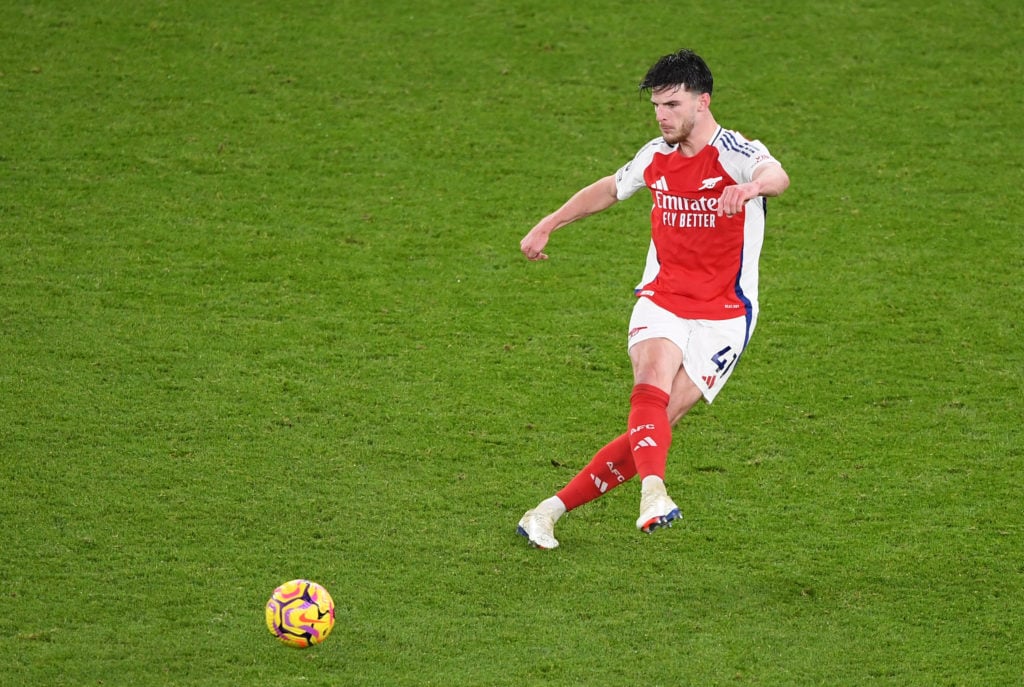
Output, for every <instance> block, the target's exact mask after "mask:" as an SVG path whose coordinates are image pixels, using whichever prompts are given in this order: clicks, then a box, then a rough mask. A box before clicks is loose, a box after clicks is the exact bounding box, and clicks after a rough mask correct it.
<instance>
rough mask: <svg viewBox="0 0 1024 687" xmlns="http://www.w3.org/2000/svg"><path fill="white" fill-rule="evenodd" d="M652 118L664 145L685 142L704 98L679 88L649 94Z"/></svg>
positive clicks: (694, 123) (668, 88) (669, 88)
mask: <svg viewBox="0 0 1024 687" xmlns="http://www.w3.org/2000/svg"><path fill="white" fill-rule="evenodd" d="M651 102H652V103H653V104H654V116H655V118H657V120H658V128H660V129H661V135H662V137H663V138H664V139H665V142H666V143H669V144H673V145H674V144H676V143H681V142H683V141H685V140H686V138H687V137H688V136H689V135H690V132H691V131H693V127H694V126H695V125H696V123H697V115H698V114H699V113H700V112H701V111H702V109H703V108H702V105H703V104H704V98H703V97H702V95H701V94H699V93H691V92H690V91H687V90H686V89H685V88H683V87H681V86H669V87H667V88H662V89H659V90H656V91H653V92H652V93H651Z"/></svg>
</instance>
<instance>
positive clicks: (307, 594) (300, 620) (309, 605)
mask: <svg viewBox="0 0 1024 687" xmlns="http://www.w3.org/2000/svg"><path fill="white" fill-rule="evenodd" d="M267 627H268V628H270V632H271V633H272V634H273V635H274V636H275V637H277V638H278V639H280V640H281V641H282V642H284V643H285V644H287V645H288V646H293V647H298V648H305V647H307V646H311V645H313V644H319V643H320V642H322V641H324V640H325V639H327V635H329V634H331V629H332V628H333V627H334V600H333V599H331V595H330V594H328V593H327V590H326V589H324V588H323V587H321V586H320V585H318V584H317V583H316V582H310V581H309V580H292V581H291V582H285V583H284V584H282V585H281V586H280V587H278V588H277V589H275V590H274V593H273V594H271V595H270V600H269V601H267Z"/></svg>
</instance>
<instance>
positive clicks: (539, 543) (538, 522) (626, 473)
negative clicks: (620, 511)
mask: <svg viewBox="0 0 1024 687" xmlns="http://www.w3.org/2000/svg"><path fill="white" fill-rule="evenodd" d="M634 475H636V468H635V467H634V466H633V454H632V452H631V451H630V446H629V435H628V434H622V435H619V436H617V437H615V438H614V439H612V440H611V441H610V442H608V444H606V445H605V446H604V447H602V448H601V450H600V451H598V452H597V453H596V454H595V455H594V457H593V458H592V459H591V461H590V463H588V464H587V465H586V467H584V468H583V469H582V470H580V472H579V473H578V474H577V475H576V476H575V477H573V478H572V479H571V480H570V481H569V483H568V484H566V485H565V487H563V488H562V489H561V490H560V491H559V492H558V493H557V494H555V495H554V496H552V497H551V498H548V499H545V500H543V501H541V502H540V503H539V504H537V507H536V508H533V509H531V510H528V511H527V512H526V514H525V515H524V516H523V517H522V519H521V520H520V521H519V525H518V527H517V528H516V532H518V533H519V534H520V535H521V536H524V537H526V538H527V539H528V540H529V541H530V544H531V545H532V546H535V547H537V548H540V549H553V548H555V547H556V546H558V540H557V539H555V534H554V529H555V523H557V522H558V519H559V518H561V517H562V516H563V515H564V514H565V513H566V512H568V511H571V510H573V509H575V508H579V507H580V506H582V505H583V504H585V503H589V502H590V501H593V500H594V499H596V498H598V497H600V496H604V495H605V494H606V493H608V492H609V491H611V490H612V489H614V488H615V487H617V486H619V485H620V484H623V483H625V482H628V481H629V480H630V479H632V478H633V476H634Z"/></svg>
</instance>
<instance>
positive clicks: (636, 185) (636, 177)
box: [615, 138, 661, 200]
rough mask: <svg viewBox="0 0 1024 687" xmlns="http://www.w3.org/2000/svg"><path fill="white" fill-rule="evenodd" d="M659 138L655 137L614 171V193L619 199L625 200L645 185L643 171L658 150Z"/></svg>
mask: <svg viewBox="0 0 1024 687" xmlns="http://www.w3.org/2000/svg"><path fill="white" fill-rule="evenodd" d="M660 142H661V139H660V138H656V139H654V140H653V141H651V142H650V143H648V144H647V145H645V146H644V147H643V148H641V149H640V151H639V152H638V153H637V154H636V155H635V156H634V157H633V159H632V160H630V161H629V162H627V163H626V164H625V165H623V166H622V167H620V168H619V171H617V172H615V193H616V195H617V196H618V198H619V200H626V199H627V198H629V197H630V196H632V195H633V194H634V193H636V192H637V191H639V190H640V189H642V188H646V187H647V182H646V181H644V171H645V170H646V169H647V166H648V165H650V164H651V159H652V158H653V157H654V153H655V152H656V151H657V150H658V145H659V143H660Z"/></svg>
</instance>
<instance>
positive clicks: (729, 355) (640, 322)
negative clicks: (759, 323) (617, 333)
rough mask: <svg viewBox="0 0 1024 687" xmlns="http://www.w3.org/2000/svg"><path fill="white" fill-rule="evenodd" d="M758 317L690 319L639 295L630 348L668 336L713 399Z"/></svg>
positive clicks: (706, 396)
mask: <svg viewBox="0 0 1024 687" xmlns="http://www.w3.org/2000/svg"><path fill="white" fill-rule="evenodd" d="M755 322H756V318H752V319H751V320H750V321H749V322H748V321H747V318H746V317H735V318H732V319H729V320H687V319H684V318H682V317H678V316H677V315H674V314H672V313H670V312H669V311H668V310H665V309H664V308H662V307H660V306H657V305H655V304H654V303H653V302H651V301H650V300H649V299H647V298H638V299H637V302H636V305H635V306H633V315H632V317H630V319H629V345H628V347H629V348H632V347H633V346H635V345H636V344H638V343H640V342H641V341H646V340H648V339H668V340H669V341H671V342H672V343H674V344H675V345H676V346H678V347H679V350H681V351H682V352H683V369H684V370H686V374H687V376H689V377H690V379H692V380H693V383H694V384H696V385H697V387H698V388H699V389H700V391H701V393H702V394H704V400H705V401H707V402H708V403H711V402H712V401H713V400H715V396H716V395H718V392H719V391H720V390H721V389H722V387H723V386H725V382H726V381H727V380H728V379H729V375H731V374H732V371H733V369H734V368H735V367H736V362H737V361H738V360H739V358H740V355H741V354H742V353H743V349H744V348H745V347H746V345H747V341H748V340H749V339H750V335H751V334H752V333H753V331H754V324H755Z"/></svg>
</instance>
